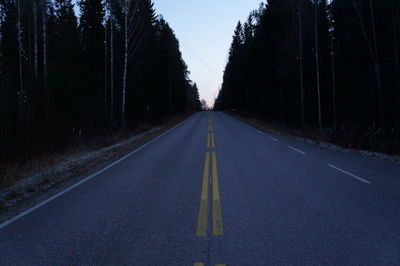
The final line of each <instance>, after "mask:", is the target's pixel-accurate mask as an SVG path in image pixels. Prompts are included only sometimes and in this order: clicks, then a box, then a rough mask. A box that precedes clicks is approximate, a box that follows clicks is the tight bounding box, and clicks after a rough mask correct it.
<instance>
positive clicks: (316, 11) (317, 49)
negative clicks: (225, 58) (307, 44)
mask: <svg viewBox="0 0 400 266" xmlns="http://www.w3.org/2000/svg"><path fill="white" fill-rule="evenodd" d="M314 11H315V12H314V13H315V65H316V74H317V92H318V127H319V129H322V114H321V90H320V80H319V79H320V77H319V47H318V43H319V41H318V0H314Z"/></svg>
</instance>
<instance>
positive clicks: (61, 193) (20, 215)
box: [0, 116, 192, 230]
mask: <svg viewBox="0 0 400 266" xmlns="http://www.w3.org/2000/svg"><path fill="white" fill-rule="evenodd" d="M191 117H192V116H190V117H188V118H186V119H185V120H184V121H182V122H181V123H179V124H178V125H176V126H174V127H173V128H171V129H169V130H167V131H165V132H164V133H162V134H161V135H160V136H158V137H156V138H154V139H152V140H150V141H149V142H147V143H145V144H143V145H142V146H140V147H139V148H137V149H136V150H134V151H132V152H130V153H128V154H126V155H125V156H123V157H121V158H120V159H118V160H116V161H115V162H113V163H111V164H109V165H108V166H106V167H104V168H103V169H101V170H100V171H98V172H96V173H94V174H92V175H90V176H88V177H86V178H85V179H83V180H81V181H79V182H78V183H76V184H74V185H72V186H70V187H68V188H67V189H65V190H63V191H61V192H59V193H57V194H55V195H54V196H52V197H50V198H48V199H46V200H44V201H42V202H41V203H38V204H36V205H35V206H33V207H31V208H29V209H27V210H25V211H23V212H21V213H20V214H18V215H17V216H15V217H13V218H11V219H10V220H7V221H5V222H4V223H2V224H0V230H1V229H3V228H4V227H6V226H8V225H10V224H12V223H14V222H16V221H18V220H19V219H21V218H22V217H25V216H27V215H28V214H30V213H31V212H34V211H35V210H37V209H39V208H41V207H43V206H45V205H46V204H48V203H50V202H52V201H53V200H55V199H57V198H59V197H61V196H62V195H64V194H65V193H67V192H69V191H71V190H73V189H75V188H77V187H78V186H80V185H82V184H84V183H86V182H88V181H89V180H91V179H93V178H94V177H96V176H98V175H100V174H102V173H104V172H105V171H107V170H108V169H110V168H111V167H113V166H115V165H117V164H119V163H120V162H122V161H124V160H126V159H127V158H129V157H130V156H132V155H133V154H135V153H137V152H139V151H141V150H143V149H144V148H146V147H147V146H149V145H150V144H152V143H153V142H155V141H156V140H158V139H160V138H161V137H163V136H165V135H167V134H168V133H170V132H172V131H173V130H175V129H177V128H178V127H180V126H181V125H182V124H183V123H185V122H186V121H188V120H189V119H190V118H191Z"/></svg>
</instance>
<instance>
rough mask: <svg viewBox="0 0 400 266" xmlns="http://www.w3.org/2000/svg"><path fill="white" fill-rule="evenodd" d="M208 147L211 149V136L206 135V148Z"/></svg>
mask: <svg viewBox="0 0 400 266" xmlns="http://www.w3.org/2000/svg"><path fill="white" fill-rule="evenodd" d="M210 147H211V134H210V133H208V136H207V148H210Z"/></svg>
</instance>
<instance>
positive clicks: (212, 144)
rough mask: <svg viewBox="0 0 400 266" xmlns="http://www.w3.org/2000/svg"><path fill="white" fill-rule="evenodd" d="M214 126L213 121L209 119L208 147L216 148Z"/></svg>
mask: <svg viewBox="0 0 400 266" xmlns="http://www.w3.org/2000/svg"><path fill="white" fill-rule="evenodd" d="M213 130H214V126H213V121H212V120H211V119H210V120H209V121H208V131H209V132H208V137H207V148H215V138H214V133H213Z"/></svg>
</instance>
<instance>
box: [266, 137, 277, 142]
mask: <svg viewBox="0 0 400 266" xmlns="http://www.w3.org/2000/svg"><path fill="white" fill-rule="evenodd" d="M268 138H270V139H272V140H273V141H275V142H279V140H278V139H276V138H274V137H271V136H270V137H268Z"/></svg>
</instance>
